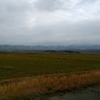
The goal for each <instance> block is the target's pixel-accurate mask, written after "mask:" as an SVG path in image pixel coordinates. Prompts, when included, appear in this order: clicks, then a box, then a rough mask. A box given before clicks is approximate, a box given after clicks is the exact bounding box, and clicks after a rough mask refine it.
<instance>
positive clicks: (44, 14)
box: [0, 0, 100, 45]
mask: <svg viewBox="0 0 100 100" xmlns="http://www.w3.org/2000/svg"><path fill="white" fill-rule="evenodd" d="M0 44H11V45H71V44H93V45H94V44H97V45H98V44H100V0H0Z"/></svg>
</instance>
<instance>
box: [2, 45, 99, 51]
mask: <svg viewBox="0 0 100 100" xmlns="http://www.w3.org/2000/svg"><path fill="white" fill-rule="evenodd" d="M46 50H57V51H61V50H72V51H96V52H100V45H91V46H90V45H89V46H81V45H70V46H41V45H40V46H38V45H37V46H24V45H0V51H46Z"/></svg>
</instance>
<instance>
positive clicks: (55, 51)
mask: <svg viewBox="0 0 100 100" xmlns="http://www.w3.org/2000/svg"><path fill="white" fill-rule="evenodd" d="M45 52H52V53H57V52H58V53H59V52H61V53H80V52H78V51H71V50H59V51H58V50H46V51H45Z"/></svg>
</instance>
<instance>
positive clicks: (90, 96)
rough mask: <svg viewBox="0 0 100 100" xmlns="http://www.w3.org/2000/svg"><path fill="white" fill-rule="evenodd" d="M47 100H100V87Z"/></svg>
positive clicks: (67, 93)
mask: <svg viewBox="0 0 100 100" xmlns="http://www.w3.org/2000/svg"><path fill="white" fill-rule="evenodd" d="M47 100H100V86H95V87H89V88H87V89H82V90H80V91H75V92H66V93H65V94H63V95H55V96H52V97H49V98H48V99H47Z"/></svg>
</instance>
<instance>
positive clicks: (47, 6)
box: [34, 0, 63, 11]
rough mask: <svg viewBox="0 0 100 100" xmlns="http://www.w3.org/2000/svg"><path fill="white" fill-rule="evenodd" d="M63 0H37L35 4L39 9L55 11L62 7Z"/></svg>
mask: <svg viewBox="0 0 100 100" xmlns="http://www.w3.org/2000/svg"><path fill="white" fill-rule="evenodd" d="M62 5H63V2H62V1H61V0H37V2H35V4H34V6H35V7H36V9H38V10H43V11H54V10H59V9H61V7H62Z"/></svg>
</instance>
